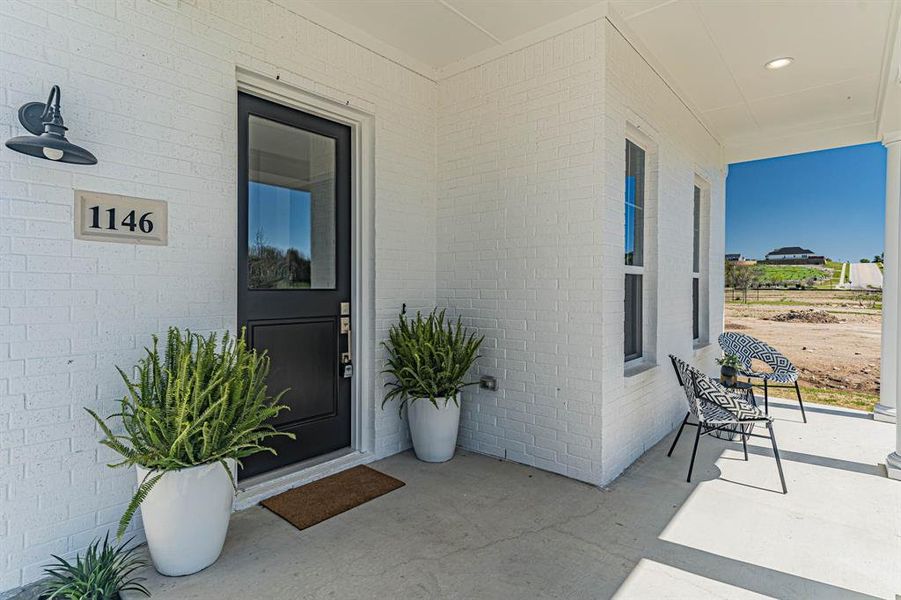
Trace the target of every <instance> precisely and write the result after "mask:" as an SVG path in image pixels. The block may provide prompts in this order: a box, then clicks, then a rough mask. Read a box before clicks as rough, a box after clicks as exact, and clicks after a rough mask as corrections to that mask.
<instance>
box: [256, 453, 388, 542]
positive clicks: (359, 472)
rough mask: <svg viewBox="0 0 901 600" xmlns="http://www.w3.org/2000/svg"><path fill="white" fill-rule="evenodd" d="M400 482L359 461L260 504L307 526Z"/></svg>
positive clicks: (304, 527)
mask: <svg viewBox="0 0 901 600" xmlns="http://www.w3.org/2000/svg"><path fill="white" fill-rule="evenodd" d="M403 486H404V482H403V481H400V480H399V479H395V478H394V477H391V476H389V475H385V474H384V473H380V472H378V471H376V470H375V469H370V468H369V467H366V466H363V465H360V466H358V467H354V468H352V469H348V470H346V471H342V472H340V473H336V474H335V475H331V476H329V477H325V478H323V479H320V480H318V481H314V482H312V483H308V484H306V485H302V486H300V487H299V488H294V489H293V490H288V491H287V492H284V493H281V494H279V495H278V496H273V497H272V498H269V499H267V500H263V501H262V502H261V503H260V504H262V505H263V506H264V507H266V508H268V509H269V510H271V511H272V512H274V513H275V514H277V515H278V516H280V517H281V518H283V519H284V520H286V521H287V522H288V523H291V524H292V525H294V526H295V527H297V528H298V529H306V528H307V527H312V526H313V525H315V524H316V523H321V522H322V521H325V520H326V519H331V518H332V517H334V516H335V515H340V514H341V513H343V512H344V511H346V510H350V509H352V508H354V507H355V506H359V505H361V504H363V503H364V502H369V501H370V500H372V499H373V498H378V497H379V496H384V495H385V494H387V493H388V492H393V491H394V490H396V489H397V488H401V487H403Z"/></svg>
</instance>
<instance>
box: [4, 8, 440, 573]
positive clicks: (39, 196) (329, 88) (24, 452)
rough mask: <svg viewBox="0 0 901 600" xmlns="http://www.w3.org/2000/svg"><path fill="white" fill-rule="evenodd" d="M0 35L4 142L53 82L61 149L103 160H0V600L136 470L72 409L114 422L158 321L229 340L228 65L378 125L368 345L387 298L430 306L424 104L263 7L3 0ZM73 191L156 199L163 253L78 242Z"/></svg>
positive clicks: (409, 87)
mask: <svg viewBox="0 0 901 600" xmlns="http://www.w3.org/2000/svg"><path fill="white" fill-rule="evenodd" d="M0 31H2V32H3V33H2V35H0V138H2V139H3V140H6V139H8V138H9V137H11V136H13V135H21V133H22V129H21V127H20V125H19V124H18V121H17V120H16V110H17V109H18V107H19V105H21V104H22V103H24V102H26V101H32V100H41V101H43V100H44V99H45V98H46V95H47V93H48V92H49V89H50V86H51V85H52V84H59V85H60V86H61V87H62V94H63V95H62V107H63V115H64V117H65V119H66V123H67V124H68V125H69V126H70V127H71V132H70V134H71V135H70V137H71V139H72V140H73V141H74V142H75V143H78V144H81V145H84V146H85V147H86V148H89V149H90V150H91V151H92V152H94V153H95V154H96V155H97V157H98V159H99V164H98V165H97V166H95V167H78V166H67V165H60V164H54V163H50V162H48V161H38V160H35V159H32V158H27V157H25V156H23V155H21V154H16V153H13V152H11V151H9V150H7V149H6V148H2V149H0V590H5V589H7V588H11V587H15V586H17V585H19V584H21V583H24V582H27V581H30V580H33V579H35V578H36V577H37V576H39V575H40V569H39V566H40V565H41V564H44V563H46V561H47V560H48V558H49V556H50V553H62V554H64V553H67V552H71V551H73V550H76V549H79V548H81V547H83V546H84V545H85V544H86V543H87V542H88V541H89V540H90V538H92V537H93V536H94V535H97V534H102V532H105V531H106V530H107V528H108V527H110V526H111V525H112V524H114V523H116V522H117V521H118V518H119V516H120V514H121V511H122V508H123V506H124V503H125V502H126V501H127V500H128V498H129V496H130V493H131V489H132V486H133V484H134V473H133V472H131V471H129V470H124V469H118V470H112V469H109V468H107V467H106V466H105V464H106V463H107V462H108V461H110V460H111V459H112V458H113V457H112V456H111V455H110V453H109V452H107V451H105V449H103V448H102V447H100V446H99V445H98V444H97V439H98V435H97V432H96V431H95V428H94V426H93V424H92V422H91V421H90V420H89V417H88V415H87V414H85V413H84V411H83V410H82V407H83V406H88V407H91V408H94V409H98V410H100V411H101V412H109V411H110V409H111V408H112V407H113V402H114V400H115V399H116V398H117V397H118V396H119V395H120V394H121V393H122V385H121V383H120V382H119V378H118V375H117V374H116V372H115V370H114V368H113V365H115V364H118V365H122V366H127V365H130V364H133V363H134V362H135V360H136V359H137V358H138V357H139V356H140V354H141V347H142V346H143V345H144V344H146V343H148V341H149V337H150V334H152V333H157V332H161V331H163V330H165V328H166V327H167V326H168V325H170V324H173V325H179V326H185V327H191V328H193V329H196V330H214V329H223V328H233V327H234V321H235V310H236V306H235V260H236V259H235V257H236V252H237V248H236V240H235V234H234V232H235V228H236V202H235V198H236V187H235V182H236V168H237V167H236V155H237V153H236V83H235V68H236V66H243V67H246V68H248V69H251V70H254V71H257V72H260V73H263V74H270V75H273V76H274V75H275V74H276V73H278V74H280V77H281V80H282V81H286V82H290V83H295V84H297V85H298V86H300V87H303V88H305V89H307V90H309V91H312V92H315V93H318V94H320V95H324V96H327V97H330V98H333V99H337V100H340V101H341V102H342V103H343V102H345V101H347V102H349V103H350V105H351V106H357V107H359V108H361V109H362V110H365V111H368V112H371V113H374V114H375V127H376V132H375V139H376V148H375V155H376V157H375V160H376V167H377V169H376V173H375V193H376V201H377V204H378V207H379V209H378V211H377V215H376V223H375V227H376V232H377V234H376V240H377V241H376V254H375V261H376V271H377V277H376V289H375V294H376V318H377V323H376V328H377V338H381V337H382V336H383V334H384V331H385V329H386V325H387V322H388V320H389V319H393V317H394V315H396V314H397V312H398V311H399V309H400V305H401V304H402V303H404V302H406V303H407V304H408V305H409V306H410V307H412V308H414V309H415V308H418V307H423V308H425V307H430V306H432V305H433V304H434V303H435V242H434V237H435V236H434V233H435V210H436V208H435V207H436V201H435V172H436V171H435V169H436V167H435V160H434V157H435V128H436V111H435V109H436V106H437V89H436V85H435V84H434V82H432V81H430V80H428V79H426V78H423V77H421V76H420V75H417V74H415V73H413V72H411V71H409V70H407V69H405V68H403V67H400V66H398V65H397V64H395V63H392V62H390V61H388V60H385V59H383V58H381V57H380V56H378V55H376V54H374V53H372V52H370V51H368V50H366V49H364V48H362V47H360V46H358V45H355V44H353V43H351V42H348V41H347V40H345V39H344V38H341V37H339V36H336V35H333V34H331V33H330V32H328V31H327V30H325V29H322V28H321V27H318V26H317V25H314V24H313V23H311V22H309V21H307V20H305V19H303V18H300V17H299V16H297V15H295V14H293V13H291V12H289V11H288V10H286V9H284V8H281V7H280V6H278V5H276V4H273V3H270V2H266V1H263V0H259V1H254V2H252V3H250V2H220V1H219V0H196V1H193V0H187V1H186V0H165V1H160V2H150V1H147V0H120V1H118V2H113V1H112V0H97V1H91V2H78V3H74V2H63V1H54V2H49V1H36V2H26V1H18V0H15V1H12V0H7V1H5V2H0ZM73 189H88V190H98V191H104V192H111V193H120V194H129V195H135V196H141V197H148V198H160V199H163V200H167V201H168V202H169V219H170V230H169V246H168V247H134V246H128V245H120V244H100V243H94V242H83V241H74V240H73V226H72V205H73V191H72V190H73ZM376 370H377V369H376ZM379 383H380V382H379ZM379 383H376V384H375V386H374V387H375V389H377V390H380V385H379ZM378 393H379V394H380V393H381V392H380V391H379V392H378ZM375 427H376V450H377V453H378V454H379V455H387V454H391V453H394V452H397V451H398V450H401V449H403V448H405V447H407V444H408V442H407V437H406V431H405V427H404V426H403V424H402V423H401V422H400V421H399V420H398V418H397V416H396V411H393V410H387V411H385V412H384V413H379V415H378V417H377V420H376V424H375Z"/></svg>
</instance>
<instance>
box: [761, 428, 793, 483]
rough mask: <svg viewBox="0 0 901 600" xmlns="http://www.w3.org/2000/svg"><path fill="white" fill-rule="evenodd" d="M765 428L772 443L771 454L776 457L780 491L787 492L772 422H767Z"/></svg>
mask: <svg viewBox="0 0 901 600" xmlns="http://www.w3.org/2000/svg"><path fill="white" fill-rule="evenodd" d="M766 428H767V429H768V430H769V432H770V441H771V442H772V443H773V456H775V457H776V468H777V469H779V481H781V482H782V493H783V494H787V493H788V488H787V487H785V475H784V474H783V473H782V461H781V460H780V459H779V448H777V447H776V435H775V434H774V433H773V424H772V423H767V424H766Z"/></svg>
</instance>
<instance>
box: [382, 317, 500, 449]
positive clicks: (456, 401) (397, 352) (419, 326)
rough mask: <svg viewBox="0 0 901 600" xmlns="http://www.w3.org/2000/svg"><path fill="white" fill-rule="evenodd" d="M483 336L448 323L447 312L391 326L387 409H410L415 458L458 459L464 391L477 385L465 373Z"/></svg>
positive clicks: (403, 321)
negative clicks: (392, 406) (392, 404)
mask: <svg viewBox="0 0 901 600" xmlns="http://www.w3.org/2000/svg"><path fill="white" fill-rule="evenodd" d="M483 339H484V338H483V337H476V336H475V334H472V333H467V332H466V330H465V329H464V328H463V325H462V324H461V322H460V319H459V318H458V319H457V322H456V324H454V323H451V322H449V321H448V322H446V321H445V320H444V311H443V310H442V311H441V312H438V311H437V309H435V310H433V311H432V312H431V314H429V316H428V317H425V318H424V317H423V316H422V315H421V314H420V313H418V312H417V313H416V318H415V319H410V320H408V319H407V318H406V316H405V315H404V314H401V315H400V317H399V318H398V322H397V323H396V324H394V325H392V326H391V330H390V331H389V333H388V341H387V342H384V346H385V349H386V350H387V351H388V360H387V366H386V369H385V370H384V371H383V373H386V374H388V375H390V376H391V380H390V381H388V382H387V383H386V384H385V385H386V386H387V387H388V388H389V389H388V392H387V393H386V394H385V399H384V400H383V401H382V407H383V408H384V406H385V404H386V403H387V402H389V401H391V400H394V399H397V400H398V411H399V412H403V409H404V408H406V409H407V418H408V420H409V423H410V436H411V437H412V438H413V450H414V451H415V452H416V457H417V458H419V459H420V460H423V461H426V462H444V461H447V460H450V459H451V458H453V456H454V448H455V447H456V444H457V431H458V429H459V426H460V392H461V390H462V389H463V388H464V387H466V386H468V385H474V384H475V383H476V382H469V383H465V382H464V379H465V377H466V373H467V372H468V371H469V369H470V367H472V365H473V363H474V362H475V360H476V358H478V351H479V346H480V345H481V344H482V340H483Z"/></svg>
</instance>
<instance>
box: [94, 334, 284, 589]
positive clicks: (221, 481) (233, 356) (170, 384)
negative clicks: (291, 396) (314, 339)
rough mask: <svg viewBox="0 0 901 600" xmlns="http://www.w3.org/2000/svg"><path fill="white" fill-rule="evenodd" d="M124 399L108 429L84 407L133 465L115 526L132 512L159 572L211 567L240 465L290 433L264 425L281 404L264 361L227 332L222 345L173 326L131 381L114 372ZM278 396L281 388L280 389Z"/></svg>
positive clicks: (113, 446)
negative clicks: (133, 482) (115, 427)
mask: <svg viewBox="0 0 901 600" xmlns="http://www.w3.org/2000/svg"><path fill="white" fill-rule="evenodd" d="M119 373H120V375H121V376H122V379H123V380H124V381H125V385H126V387H127V388H128V393H127V394H126V395H125V397H123V398H122V400H121V401H120V403H119V404H120V408H119V412H117V413H116V414H114V415H111V416H110V417H109V418H111V419H113V418H115V419H117V420H119V421H120V422H121V425H122V427H123V428H124V430H125V432H124V434H121V435H117V434H115V433H113V431H112V430H111V429H110V427H109V426H108V425H107V424H106V422H105V421H104V420H103V419H101V418H100V417H99V416H97V414H96V413H95V412H93V411H92V410H90V409H86V410H87V411H88V412H89V413H91V416H93V417H94V419H95V420H96V421H97V423H98V424H99V425H100V428H101V430H102V431H103V433H104V436H105V437H104V439H103V440H101V442H100V443H101V444H103V445H105V446H108V447H109V448H111V449H112V450H114V451H115V452H117V453H118V454H120V455H122V458H123V460H122V461H121V462H119V463H116V464H113V465H110V466H112V467H117V466H122V465H129V466H131V465H133V466H134V467H135V468H136V470H137V476H138V483H139V485H138V489H137V491H136V492H135V495H134V497H133V498H132V500H131V503H130V504H129V505H128V508H127V509H126V511H125V514H123V515H122V519H121V520H120V521H119V531H118V535H119V536H120V537H121V536H122V534H123V533H124V532H125V528H126V527H127V526H128V523H129V522H130V521H131V519H132V517H133V516H134V513H135V511H136V510H137V508H138V506H141V514H142V516H143V521H144V532H145V534H146V536H147V546H148V548H149V549H150V557H151V559H152V560H153V565H154V567H156V570H157V571H159V572H160V573H162V574H163V575H188V574H190V573H195V572H197V571H199V570H201V569H203V568H205V567H207V566H209V565H211V564H212V563H213V562H215V561H216V559H217V558H218V557H219V553H220V552H221V551H222V545H223V543H224V542H225V534H226V532H227V531H228V521H229V517H230V515H231V511H232V506H233V503H234V497H235V490H236V489H237V488H236V484H235V473H236V467H237V463H238V461H240V460H241V459H242V458H245V457H247V456H250V455H252V454H255V453H257V452H261V451H267V450H268V451H270V452H274V451H273V450H272V449H270V448H268V447H266V446H265V442H266V440H267V439H268V438H270V437H272V436H275V435H289V436H290V437H293V436H291V434H286V433H280V432H277V431H276V430H275V429H274V428H273V427H272V425H270V424H269V421H270V419H272V418H274V417H276V416H277V415H278V414H279V412H281V411H282V410H283V409H284V408H286V407H284V406H281V405H279V404H278V400H279V398H280V397H281V394H279V395H278V396H277V397H275V398H272V397H270V396H268V395H267V393H266V375H267V374H268V373H269V358H268V357H267V356H266V355H265V353H262V354H258V353H257V352H256V351H255V350H253V349H250V348H248V347H247V344H246V342H245V341H244V336H243V335H242V336H240V337H238V338H232V337H230V336H229V335H228V334H227V333H226V334H225V335H224V336H223V338H222V341H221V343H217V339H216V335H215V334H211V335H210V336H209V337H206V338H204V337H202V336H200V335H196V334H192V333H191V332H190V331H187V332H185V333H184V334H182V332H180V331H179V330H178V329H177V328H174V327H173V328H170V329H169V334H168V337H167V340H166V349H165V354H164V355H163V356H162V357H161V356H160V353H159V352H158V350H157V338H156V336H154V338H153V348H152V349H147V356H146V357H145V358H144V359H142V360H141V361H140V362H139V363H138V366H137V378H136V379H135V380H134V381H132V379H131V378H130V377H129V376H128V375H126V374H125V372H124V371H122V369H119ZM282 393H284V392H282Z"/></svg>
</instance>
